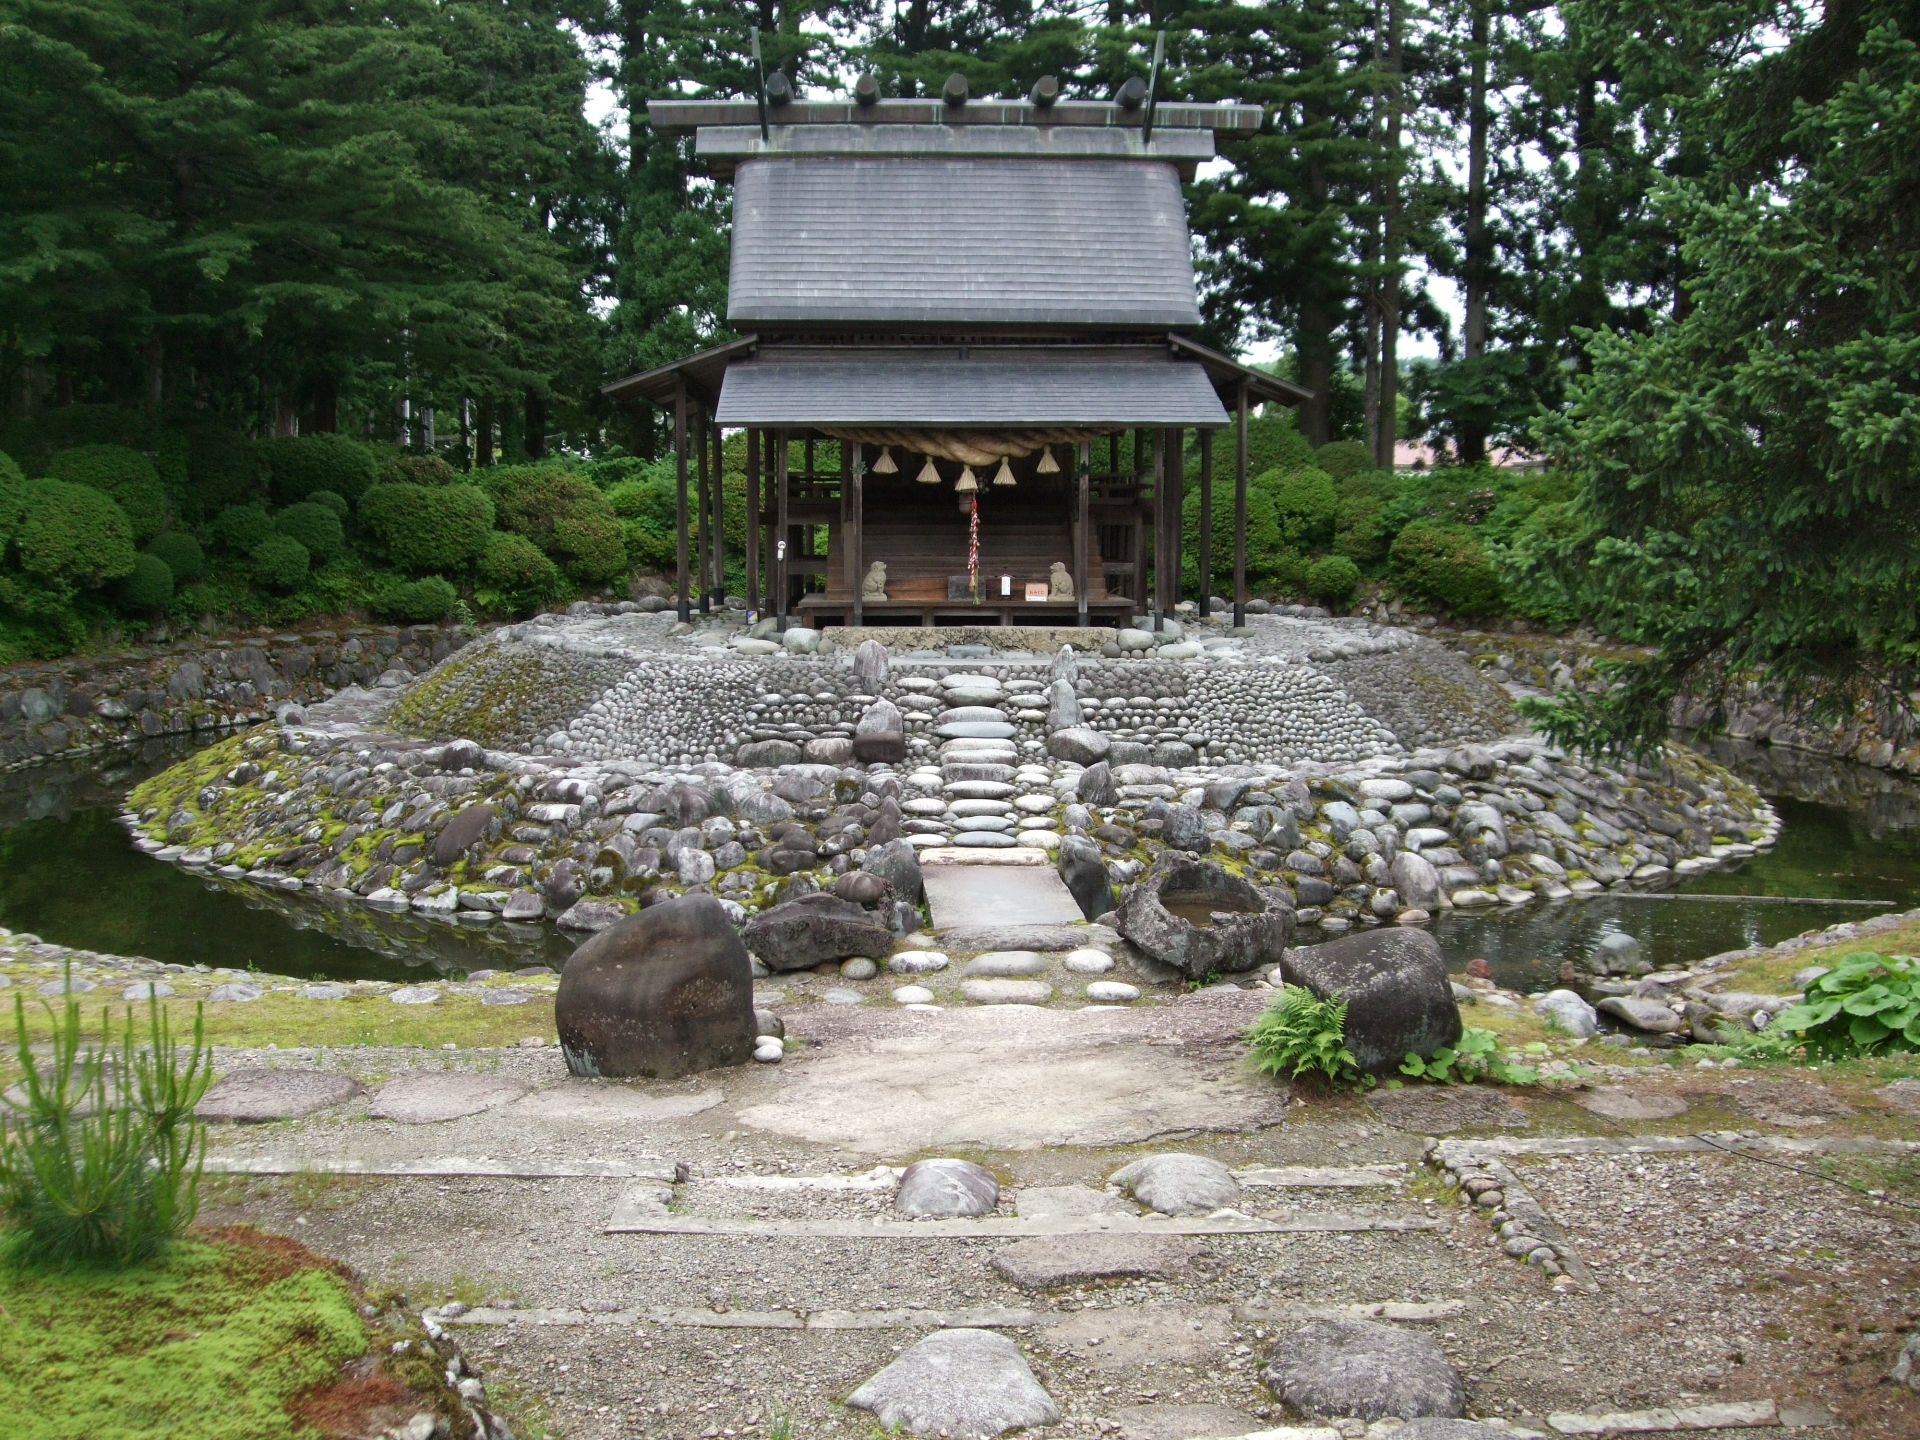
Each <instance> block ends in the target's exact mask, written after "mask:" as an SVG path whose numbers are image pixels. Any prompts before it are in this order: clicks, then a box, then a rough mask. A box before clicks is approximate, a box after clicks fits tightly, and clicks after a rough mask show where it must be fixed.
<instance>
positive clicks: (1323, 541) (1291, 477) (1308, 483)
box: [1259, 470, 1340, 550]
mask: <svg viewBox="0 0 1920 1440" xmlns="http://www.w3.org/2000/svg"><path fill="white" fill-rule="evenodd" d="M1259 486H1260V488H1261V489H1262V490H1264V491H1266V493H1267V494H1269V495H1271V496H1272V497H1273V510H1274V518H1275V520H1276V522H1277V523H1278V524H1279V527H1280V538H1281V539H1282V540H1283V541H1285V542H1286V543H1287V544H1289V545H1292V546H1296V547H1298V548H1300V549H1304V550H1323V549H1325V548H1326V546H1327V545H1328V544H1329V543H1330V542H1331V541H1332V539H1333V526H1334V521H1335V520H1336V519H1337V518H1338V516H1339V513H1340V492H1339V490H1338V489H1337V488H1336V487H1335V486H1334V483H1333V480H1332V477H1330V476H1328V475H1327V474H1326V473H1324V472H1323V471H1320V470H1293V471H1289V472H1287V473H1286V474H1274V473H1271V472H1270V473H1268V474H1266V475H1262V476H1261V477H1260V480H1259Z"/></svg>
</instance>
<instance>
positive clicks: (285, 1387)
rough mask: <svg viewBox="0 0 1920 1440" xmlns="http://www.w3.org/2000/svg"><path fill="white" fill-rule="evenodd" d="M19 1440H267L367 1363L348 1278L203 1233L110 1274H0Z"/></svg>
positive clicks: (252, 1240)
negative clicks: (358, 1362)
mask: <svg viewBox="0 0 1920 1440" xmlns="http://www.w3.org/2000/svg"><path fill="white" fill-rule="evenodd" d="M0 1305H4V1307H5V1310H4V1317H3V1318H0V1412H4V1413H5V1414H6V1416H7V1422H6V1428H7V1433H8V1434H9V1435H10V1436H13V1437H15V1440H71V1437H73V1436H77V1435H85V1436H87V1437H89V1440H123V1437H124V1440H134V1437H143V1440H144V1437H149V1436H151V1437H156V1440H158V1437H166V1440H197V1437H207V1440H216V1437H217V1440H255V1437H259V1440H267V1437H280V1436H292V1435H294V1434H295V1433H297V1431H298V1430H299V1429H301V1428H305V1427H304V1425H303V1424H302V1422H300V1421H298V1420H297V1419H296V1418H295V1415H294V1411H293V1407H297V1406H298V1404H299V1403H300V1402H301V1400H302V1399H303V1398H304V1397H306V1396H307V1395H309V1394H310V1393H311V1392H315V1391H318V1390H321V1389H322V1388H323V1387H326V1386H329V1385H331V1384H333V1383H334V1382H335V1381H336V1380H337V1379H338V1377H339V1376H340V1374H341V1371H342V1368H343V1367H344V1366H345V1365H346V1364H347V1363H348V1362H349V1361H352V1360H354V1359H355V1358H356V1357H358V1356H360V1355H362V1354H363V1353H364V1352H365V1351H366V1349H367V1345H368V1337H367V1331H366V1327H365V1325H364V1323H363V1322H362V1320H361V1318H360V1315H359V1313H358V1310H357V1302H356V1300H355V1296H354V1293H353V1289H352V1287H351V1284H350V1282H349V1281H348V1279H347V1277H346V1276H345V1275H344V1274H343V1273H342V1272H341V1271H339V1270H338V1269H337V1268H336V1267H335V1266H333V1265H332V1264H331V1263H330V1262H328V1261H326V1260H323V1259H321V1258H320V1257H319V1256H317V1255H314V1254H312V1253H311V1252H310V1251H307V1250H305V1249H303V1248H302V1247H300V1246H298V1245H296V1244H294V1243H293V1242H292V1241H284V1240H277V1239H274V1238H271V1237H267V1236H261V1235H257V1234H254V1233H253V1232H250V1231H243V1230H232V1231H216V1232H206V1233H205V1234H204V1235H203V1236H202V1237H198V1238H195V1239H191V1240H184V1241H181V1242H179V1243H177V1244H175V1245H174V1246H172V1247H171V1248H170V1249H169V1250H168V1251H167V1253H166V1254H165V1255H164V1256H163V1257H162V1258H161V1259H160V1260H159V1261H157V1262H155V1263H154V1264H152V1265H147V1266H141V1267H138V1268H135V1269H132V1270H127V1271H118V1272H79V1273H54V1274H41V1273H36V1272H31V1271H7V1272H0Z"/></svg>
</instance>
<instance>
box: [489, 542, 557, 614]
mask: <svg viewBox="0 0 1920 1440" xmlns="http://www.w3.org/2000/svg"><path fill="white" fill-rule="evenodd" d="M479 568H480V583H481V585H482V586H483V587H485V588H484V589H483V590H482V592H481V603H482V604H484V605H486V606H487V607H488V608H489V609H495V610H531V609H533V608H535V607H536V606H538V605H540V604H541V603H543V602H544V601H547V600H551V599H553V598H554V597H555V596H556V595H557V594H558V593H559V591H560V567H559V566H557V565H555V564H554V563H553V561H551V560H549V559H548V558H547V557H546V556H545V555H543V554H541V552H540V547H539V546H538V545H535V544H534V543H533V542H532V541H531V540H529V539H527V537H526V536H524V535H515V534H513V533H511V532H510V531H506V530H496V531H494V532H493V534H491V535H489V536H488V537H487V548H486V550H485V551H484V552H483V553H482V554H481V556H480V567H479Z"/></svg>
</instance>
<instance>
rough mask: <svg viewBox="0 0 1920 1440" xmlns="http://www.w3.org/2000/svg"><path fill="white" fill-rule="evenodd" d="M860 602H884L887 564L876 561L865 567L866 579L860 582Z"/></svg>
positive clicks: (882, 561)
mask: <svg viewBox="0 0 1920 1440" xmlns="http://www.w3.org/2000/svg"><path fill="white" fill-rule="evenodd" d="M860 598H861V599H862V600H884V599H886V598H887V562H886V561H884V560H876V561H874V562H873V564H871V565H869V566H868V567H867V573H866V578H864V579H863V580H861V582H860Z"/></svg>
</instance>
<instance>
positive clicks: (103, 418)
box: [0, 405, 152, 478]
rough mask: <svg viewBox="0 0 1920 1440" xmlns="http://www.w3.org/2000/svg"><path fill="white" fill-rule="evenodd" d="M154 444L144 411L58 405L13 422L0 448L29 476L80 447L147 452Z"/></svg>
mask: <svg viewBox="0 0 1920 1440" xmlns="http://www.w3.org/2000/svg"><path fill="white" fill-rule="evenodd" d="M151 443H152V426H151V423H150V422H149V421H148V419H147V416H146V413H145V412H144V411H141V410H138V409H133V408H129V407H123V406H119V405H56V406H54V407H53V408H52V409H49V410H42V411H41V412H40V413H39V414H37V415H30V416H25V417H22V418H20V419H17V420H13V421H10V422H9V423H8V424H7V426H6V428H5V431H4V432H0V449H4V450H6V451H8V452H9V453H10V454H12V455H13V457H14V458H15V459H16V460H18V461H19V462H20V468H21V469H22V470H24V471H25V472H26V473H27V475H28V476H29V477H33V478H38V477H40V476H43V475H45V474H46V473H47V462H48V461H50V460H51V459H52V458H53V457H54V456H55V455H57V454H58V453H59V452H60V451H62V450H71V449H73V448H74V447H75V446H78V445H125V446H129V447H131V448H132V449H135V450H143V449H145V448H147V446H148V445H149V444H151Z"/></svg>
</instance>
